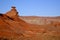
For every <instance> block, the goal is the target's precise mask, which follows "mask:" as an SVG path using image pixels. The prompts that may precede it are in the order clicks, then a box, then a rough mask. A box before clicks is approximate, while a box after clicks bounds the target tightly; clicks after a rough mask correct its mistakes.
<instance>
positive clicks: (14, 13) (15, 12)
mask: <svg viewBox="0 0 60 40" xmlns="http://www.w3.org/2000/svg"><path fill="white" fill-rule="evenodd" d="M6 15H7V16H9V17H13V16H18V12H17V10H16V7H14V6H12V7H11V10H10V11H8V12H7V13H6Z"/></svg>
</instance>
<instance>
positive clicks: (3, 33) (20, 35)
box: [0, 6, 60, 40]
mask: <svg viewBox="0 0 60 40" xmlns="http://www.w3.org/2000/svg"><path fill="white" fill-rule="evenodd" d="M18 13H19V12H17V10H16V8H15V7H14V6H13V7H12V8H11V10H10V11H8V12H6V13H5V14H1V13H0V40H60V16H57V17H41V16H19V15H18Z"/></svg>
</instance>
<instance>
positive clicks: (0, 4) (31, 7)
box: [0, 0, 60, 16]
mask: <svg viewBox="0 0 60 40" xmlns="http://www.w3.org/2000/svg"><path fill="white" fill-rule="evenodd" d="M11 6H15V7H16V9H17V11H18V12H19V15H21V16H60V0H4V1H3V0H0V13H6V12H7V11H9V10H10V9H11Z"/></svg>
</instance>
